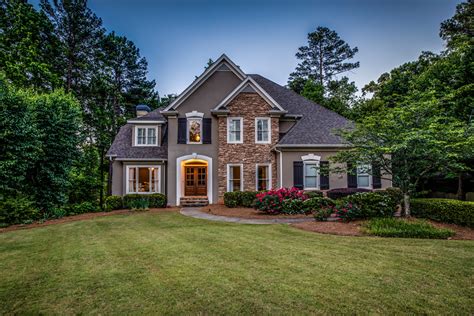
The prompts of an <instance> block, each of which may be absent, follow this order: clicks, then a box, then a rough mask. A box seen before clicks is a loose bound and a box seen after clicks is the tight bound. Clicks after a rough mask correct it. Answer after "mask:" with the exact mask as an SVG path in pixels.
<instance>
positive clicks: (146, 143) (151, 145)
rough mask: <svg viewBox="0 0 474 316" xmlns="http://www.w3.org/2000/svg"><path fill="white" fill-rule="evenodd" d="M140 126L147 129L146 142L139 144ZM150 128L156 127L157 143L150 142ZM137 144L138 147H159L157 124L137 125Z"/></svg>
mask: <svg viewBox="0 0 474 316" xmlns="http://www.w3.org/2000/svg"><path fill="white" fill-rule="evenodd" d="M139 128H144V129H145V144H138V129H139ZM149 129H154V130H155V137H156V142H155V144H148V130H149ZM134 138H135V144H134V145H135V146H137V147H157V146H159V145H158V143H159V141H158V126H155V125H135V137H134Z"/></svg>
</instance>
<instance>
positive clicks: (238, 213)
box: [201, 204, 312, 219]
mask: <svg viewBox="0 0 474 316" xmlns="http://www.w3.org/2000/svg"><path fill="white" fill-rule="evenodd" d="M201 211H202V212H205V213H209V214H213V215H221V216H229V217H239V218H246V219H273V218H308V217H312V215H302V214H300V215H285V214H278V215H271V214H264V213H262V212H259V211H257V210H255V209H253V208H246V207H235V208H229V207H227V206H225V205H223V204H213V205H208V206H205V207H203V208H202V209H201Z"/></svg>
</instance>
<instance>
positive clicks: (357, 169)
mask: <svg viewBox="0 0 474 316" xmlns="http://www.w3.org/2000/svg"><path fill="white" fill-rule="evenodd" d="M360 166H368V167H369V170H371V169H372V165H371V164H367V163H361V164H357V166H356V179H357V188H359V189H372V187H373V183H372V174H371V173H370V171H369V170H368V172H366V173H359V167H360ZM359 175H362V176H368V177H369V185H368V186H360V185H359Z"/></svg>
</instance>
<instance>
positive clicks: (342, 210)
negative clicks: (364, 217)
mask: <svg viewBox="0 0 474 316" xmlns="http://www.w3.org/2000/svg"><path fill="white" fill-rule="evenodd" d="M332 211H333V213H335V214H336V216H337V217H339V221H342V222H349V221H351V220H354V219H357V218H360V217H361V216H360V209H359V208H358V207H357V205H355V204H352V203H351V202H347V201H338V202H337V203H336V205H334V206H333V210H332Z"/></svg>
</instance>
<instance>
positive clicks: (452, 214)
mask: <svg viewBox="0 0 474 316" xmlns="http://www.w3.org/2000/svg"><path fill="white" fill-rule="evenodd" d="M412 214H413V216H416V217H423V218H429V219H432V220H435V221H439V222H444V223H454V224H458V225H464V226H468V227H474V202H466V201H458V200H448V199H413V200H412Z"/></svg>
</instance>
